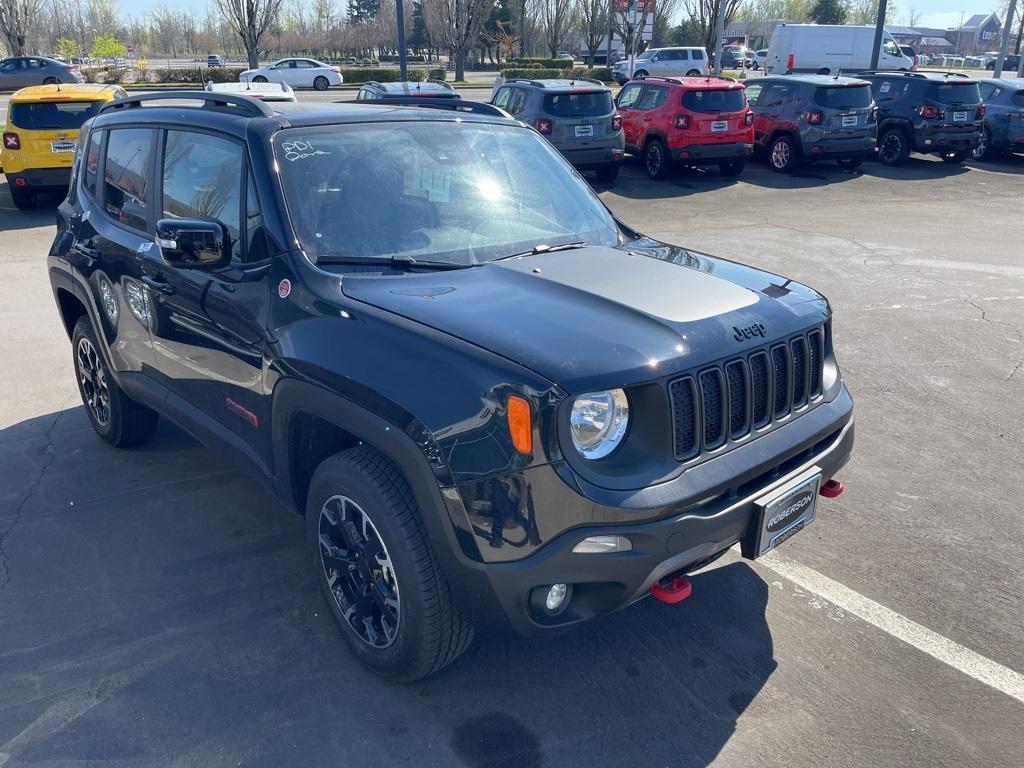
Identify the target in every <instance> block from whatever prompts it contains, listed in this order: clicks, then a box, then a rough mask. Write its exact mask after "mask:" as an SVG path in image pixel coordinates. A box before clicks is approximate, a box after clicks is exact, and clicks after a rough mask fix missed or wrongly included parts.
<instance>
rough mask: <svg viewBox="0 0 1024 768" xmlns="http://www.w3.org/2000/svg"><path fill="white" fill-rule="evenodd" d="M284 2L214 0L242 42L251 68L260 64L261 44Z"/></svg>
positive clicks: (276, 0)
mask: <svg viewBox="0 0 1024 768" xmlns="http://www.w3.org/2000/svg"><path fill="white" fill-rule="evenodd" d="M281 1H282V0H214V2H215V3H216V5H217V9H218V10H219V11H220V13H221V16H223V17H224V20H225V21H226V22H227V23H228V24H229V25H230V26H231V28H232V29H233V30H234V32H235V34H236V35H238V37H239V38H240V39H241V41H242V47H243V48H245V53H246V56H247V57H248V59H249V68H250V69H255V68H256V67H258V66H259V63H260V43H261V42H262V41H263V36H264V35H265V34H266V33H267V30H268V29H269V28H270V25H271V23H272V22H273V21H274V19H275V18H276V17H277V13H278V11H279V10H280V9H281Z"/></svg>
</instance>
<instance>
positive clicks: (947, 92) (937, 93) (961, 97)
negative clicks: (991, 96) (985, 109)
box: [926, 82, 981, 104]
mask: <svg viewBox="0 0 1024 768" xmlns="http://www.w3.org/2000/svg"><path fill="white" fill-rule="evenodd" d="M926 96H927V97H928V98H929V99H931V100H932V101H937V102H939V103H940V104H977V103H978V102H979V101H981V91H979V90H978V83H977V82H956V83H932V84H931V85H929V86H928V90H927V91H926Z"/></svg>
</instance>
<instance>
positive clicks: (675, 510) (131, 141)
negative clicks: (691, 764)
mask: <svg viewBox="0 0 1024 768" xmlns="http://www.w3.org/2000/svg"><path fill="white" fill-rule="evenodd" d="M172 98H176V99H179V101H178V102H169V101H168V99H172ZM183 99H191V100H192V101H184V102H183V101H180V100H183ZM183 103H184V104H186V106H182V105H181V104H183ZM48 264H49V274H50V279H51V281H52V285H53V292H54V296H55V298H56V301H57V307H58V309H59V311H60V313H61V316H62V318H63V321H64V324H65V326H66V328H67V332H68V334H69V336H70V337H71V341H72V351H73V360H74V366H75V371H76V374H77V378H78V382H79V386H80V389H81V395H82V399H83V401H84V402H85V405H86V409H87V412H88V414H89V418H90V419H91V421H92V424H93V426H94V427H95V429H96V431H97V432H98V433H99V435H100V436H101V437H102V438H103V439H104V440H106V441H107V442H108V443H110V444H112V445H116V446H127V445H131V444H134V443H139V442H141V441H143V440H145V439H146V438H147V437H149V436H150V435H151V434H152V433H153V430H154V427H155V425H156V422H157V418H158V414H162V415H164V416H167V417H168V418H170V419H171V420H173V421H174V422H176V423H177V424H179V425H180V426H181V427H183V428H184V429H186V430H187V431H188V432H190V433H191V434H192V435H194V436H195V437H196V438H197V439H199V440H200V441H202V442H203V443H205V444H206V445H208V446H210V447H211V448H213V449H215V450H218V451H221V452H223V453H224V454H226V455H230V456H231V457H233V458H234V459H236V460H237V461H238V462H239V463H240V464H241V465H243V466H244V467H245V468H247V469H248V470H249V471H250V472H252V474H254V475H255V476H256V477H257V478H259V480H260V481H262V482H263V483H264V484H265V485H266V486H267V487H268V488H269V489H271V490H272V491H273V492H274V493H275V494H276V495H277V496H278V497H279V498H280V499H281V500H283V501H284V502H285V503H287V504H289V505H291V506H292V507H294V508H295V509H296V510H297V511H298V512H299V513H300V514H302V515H304V516H305V520H306V530H307V532H308V543H309V556H310V559H311V564H312V565H313V567H314V568H315V570H316V572H317V574H318V575H319V579H320V581H321V584H322V587H323V590H324V593H325V595H326V599H327V601H328V603H329V604H330V607H331V610H332V611H333V612H334V614H335V616H336V618H337V620H338V623H339V625H340V627H341V629H342V632H343V634H344V636H345V637H346V639H347V640H348V641H349V643H350V645H351V647H352V648H353V650H354V652H355V653H356V654H357V655H358V656H359V657H360V658H361V659H362V660H363V661H364V662H366V663H367V664H369V665H370V666H372V667H374V668H376V669H377V670H379V671H382V672H384V673H385V674H388V675H390V676H391V677H394V678H396V679H402V680H411V679H416V678H419V677H422V676H424V675H427V674H430V673H431V672H433V671H435V670H437V669H440V668H441V667H443V666H444V665H446V664H448V663H449V662H451V661H452V660H454V659H455V658H457V657H458V656H459V654H460V653H461V652H462V651H463V650H464V649H465V648H466V646H467V644H468V643H469V642H470V640H471V638H472V635H473V631H474V627H483V626H493V625H495V624H497V625H499V626H501V625H504V626H509V625H511V627H513V628H515V629H517V630H519V631H521V632H523V633H527V634H529V633H534V634H543V633H544V632H550V631H557V630H558V629H559V628H562V627H566V626H568V625H572V624H576V623H579V622H582V621H585V620H587V619H591V618H593V617H595V616H598V615H601V614H604V613H607V612H609V611H613V610H616V609H618V608H621V607H623V606H626V605H628V604H630V603H632V602H634V601H636V600H638V599H640V598H642V597H644V596H646V595H648V594H653V595H654V596H655V597H658V598H660V599H662V600H665V601H668V602H673V601H676V600H678V599H681V598H682V597H685V596H686V595H687V594H689V588H690V587H689V583H688V582H687V581H686V579H685V578H684V574H686V573H687V572H689V571H692V570H693V569H695V568H698V567H700V566H702V565H704V564H706V563H708V562H710V561H711V560H713V559H714V558H715V557H716V556H717V555H719V554H721V553H722V552H724V551H725V550H726V549H727V548H729V547H731V546H732V545H733V544H736V543H737V542H739V543H740V544H741V547H742V552H743V553H744V554H745V555H746V556H748V557H755V556H757V555H759V554H762V553H764V552H766V551H767V550H768V549H770V548H772V547H773V546H775V545H777V544H779V543H781V542H782V541H783V540H785V539H786V538H788V537H789V536H791V535H792V534H793V533H795V532H797V531H799V530H801V529H802V528H803V527H804V526H806V525H807V524H809V523H810V522H811V521H812V520H813V516H814V507H815V501H816V499H817V496H818V494H819V491H820V493H821V494H823V495H835V493H837V492H838V491H839V490H840V489H841V486H840V484H839V483H837V482H835V481H833V480H832V479H831V478H832V477H833V475H834V474H835V472H836V471H837V470H838V469H839V468H840V467H841V466H842V465H843V464H844V462H846V460H847V459H848V457H849V455H850V451H851V448H852V443H853V421H852V407H853V406H852V402H851V400H850V396H849V394H848V392H847V390H846V388H845V386H844V385H843V382H842V379H841V378H840V374H839V369H838V368H837V365H836V360H835V357H834V356H833V351H832V338H831V318H830V311H829V306H828V304H827V302H826V301H825V299H824V298H822V297H821V296H820V295H819V294H817V293H815V292H814V291H812V290H811V289H809V288H807V287H805V286H803V285H800V284H798V283H794V282H792V281H790V280H785V279H783V278H780V277H777V276H775V275H772V274H768V273H766V272H762V271H760V270H757V269H753V268H750V267H746V266H743V265H740V264H736V263H733V262H729V261H725V260H722V259H717V258H713V257H711V256H705V255H702V254H698V253H694V252H691V251H688V250H685V249H683V248H678V247H675V246H670V245H665V244H664V243H660V242H656V241H654V240H651V239H649V238H646V237H644V236H642V235H640V234H638V233H636V232H634V231H632V230H631V229H629V228H628V227H627V226H625V225H623V224H621V223H619V222H617V221H616V219H615V218H614V217H613V216H612V214H611V213H609V211H608V210H607V209H606V208H605V207H604V205H603V204H602V203H601V201H600V199H599V198H598V197H597V196H596V195H595V194H594V193H593V192H592V191H591V190H590V188H589V187H588V186H587V184H586V183H585V182H584V181H583V179H582V178H581V177H580V176H579V175H578V174H576V173H575V172H574V171H573V170H572V169H571V167H570V166H569V165H568V164H567V163H566V161H565V160H564V159H562V158H561V157H560V156H559V155H558V152H557V151H556V150H555V149H554V148H552V147H551V145H550V144H549V143H547V142H546V141H545V140H544V139H543V138H542V137H541V136H539V135H538V134H537V133H536V131H534V130H533V129H531V128H529V127H528V126H526V125H524V124H523V123H520V122H517V121H515V120H511V119H509V118H508V117H506V116H504V113H501V112H500V111H499V110H497V109H496V108H494V107H490V106H488V105H479V104H472V103H467V102H455V103H454V105H453V104H450V105H449V106H448V108H442V107H441V106H440V105H437V104H431V105H424V106H423V107H410V106H388V105H384V106H379V105H372V104H371V105H366V104H362V103H360V104H348V105H302V104H285V103H282V104H273V105H270V104H263V103H260V102H257V101H255V100H251V99H247V98H246V97H244V96H236V95H230V94H213V93H205V92H204V93H195V92H191V93H181V92H179V93H171V94H161V95H159V96H144V97H138V98H130V99H124V100H121V101H118V102H113V103H112V104H110V105H109V106H107V107H105V108H104V110H103V112H102V113H101V114H100V115H99V116H98V117H96V118H95V119H94V120H93V121H92V122H91V123H89V124H87V125H86V127H85V129H84V132H83V135H82V139H81V149H80V151H79V153H78V157H77V159H76V165H75V167H74V170H73V178H72V184H71V188H70V192H69V194H68V198H67V200H66V201H65V202H64V203H63V205H62V206H61V208H60V213H59V226H58V233H57V237H56V240H55V241H54V243H53V247H52V249H51V252H50V257H49V260H48Z"/></svg>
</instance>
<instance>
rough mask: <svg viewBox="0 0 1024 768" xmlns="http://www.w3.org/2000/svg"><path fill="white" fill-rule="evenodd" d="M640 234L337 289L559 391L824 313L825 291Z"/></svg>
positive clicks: (762, 339) (708, 356) (687, 363)
mask: <svg viewBox="0 0 1024 768" xmlns="http://www.w3.org/2000/svg"><path fill="white" fill-rule="evenodd" d="M642 242H644V243H646V244H647V246H648V247H646V248H645V247H637V245H636V244H635V243H634V244H631V246H630V248H629V249H627V248H626V247H620V248H604V247H588V248H580V249H577V250H570V251H556V252H554V253H542V254H537V255H534V256H527V257H523V258H517V259H511V260H508V261H499V262H493V263H490V264H486V265H483V266H479V267H474V268H471V269H463V270H457V271H450V272H433V273H427V274H422V275H419V274H418V275H413V276H403V277H384V278H382V277H360V276H358V275H349V276H346V277H345V278H344V279H343V281H342V289H343V291H344V293H345V295H347V296H348V297H350V298H352V299H355V300H357V301H361V302H365V303H367V304H372V305H373V306H376V307H380V308H381V309H385V310H387V311H390V312H394V313H397V314H399V315H402V316H404V317H407V318H409V319H412V320H415V321H416V322H419V323H423V324H424V325H427V326H430V327H432V328H436V329H437V330H440V331H444V332H445V333H449V334H451V335H453V336H457V337H458V338H461V339H463V340H465V341H468V342H470V343H473V344H476V345H478V346H480V347H483V348H485V349H488V350H491V351H492V352H495V353H496V354H499V355H502V356H503V357H506V358H508V359H510V360H512V361H514V362H516V363H519V364H520V365H523V366H526V367H527V368H530V369H531V370H534V371H536V372H537V373H539V374H541V375H543V376H544V377H546V378H547V379H549V380H550V381H552V382H554V383H557V384H560V385H561V386H562V387H563V388H564V389H565V390H566V391H567V392H569V393H580V392H585V391H590V390H593V389H599V388H605V387H613V386H627V385H630V384H636V383H640V382H643V381H650V380H652V379H655V378H660V377H662V376H664V375H667V374H670V373H673V372H676V371H680V372H681V371H684V370H690V369H692V368H693V367H695V366H699V365H702V364H704V363H707V362H710V361H712V360H717V359H720V358H722V357H726V356H728V355H730V354H732V353H736V352H740V351H742V350H744V349H748V348H752V347H757V346H763V345H765V344H766V343H768V342H769V341H771V340H773V339H776V338H780V337H782V336H785V335H787V334H789V333H792V332H794V331H797V330H803V329H806V328H807V327H809V326H811V325H813V324H814V323H815V322H823V321H824V320H825V316H826V308H825V303H824V301H823V300H820V298H819V297H818V296H817V294H814V293H813V292H812V291H810V290H809V289H807V288H804V287H803V286H800V285H799V284H794V283H792V282H787V281H784V280H782V279H781V278H778V277H776V276H775V275H770V274H768V273H766V272H761V271H759V270H755V269H751V268H749V267H744V266H742V265H738V264H732V263H731V262H726V261H722V260H718V259H713V258H710V257H703V256H700V255H697V254H692V253H690V252H689V251H683V250H681V249H675V248H671V247H667V246H664V245H662V244H660V243H658V244H655V243H653V242H650V241H642ZM719 269H720V270H721V271H722V272H723V273H729V274H728V278H729V279H725V278H723V277H721V276H719V275H717V274H716V271H717V270H719ZM754 286H758V287H757V288H755V287H754ZM783 286H784V287H783ZM809 299H817V300H813V301H809ZM751 329H758V330H754V331H752V330H751ZM382 353H383V354H386V350H382Z"/></svg>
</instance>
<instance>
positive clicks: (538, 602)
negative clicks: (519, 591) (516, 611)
mask: <svg viewBox="0 0 1024 768" xmlns="http://www.w3.org/2000/svg"><path fill="white" fill-rule="evenodd" d="M571 600H572V584H552V585H551V586H550V587H537V588H536V589H534V590H532V591H531V592H530V607H531V608H532V609H533V612H534V613H535V614H537V615H538V616H546V617H549V618H550V617H553V616H557V615H558V614H560V613H562V612H563V611H565V609H566V608H568V607H569V601H571Z"/></svg>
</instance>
